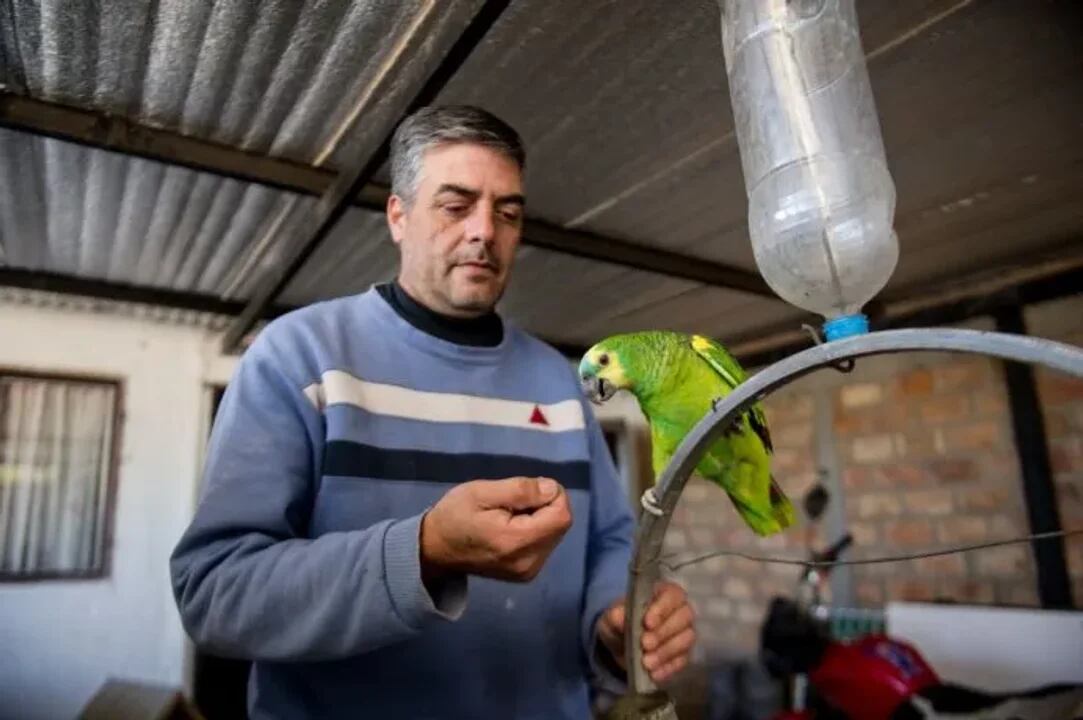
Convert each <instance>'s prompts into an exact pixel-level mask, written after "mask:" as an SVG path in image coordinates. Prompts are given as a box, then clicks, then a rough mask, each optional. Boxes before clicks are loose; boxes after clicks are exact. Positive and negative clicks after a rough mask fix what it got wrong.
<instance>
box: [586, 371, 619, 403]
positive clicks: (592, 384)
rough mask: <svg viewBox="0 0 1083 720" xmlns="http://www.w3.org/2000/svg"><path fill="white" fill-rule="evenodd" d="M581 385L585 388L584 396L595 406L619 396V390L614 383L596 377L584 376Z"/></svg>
mask: <svg viewBox="0 0 1083 720" xmlns="http://www.w3.org/2000/svg"><path fill="white" fill-rule="evenodd" d="M580 384H581V385H582V388H583V394H584V395H586V396H587V398H588V399H589V400H590V401H591V402H592V403H594V404H595V405H601V404H602V403H604V402H605V401H606V400H608V399H609V398H611V397H613V396H614V395H616V394H617V388H616V387H615V386H614V385H613V383H611V382H609V381H608V380H606V379H605V378H600V377H597V376H594V375H584V376H583V377H582V378H581V379H580Z"/></svg>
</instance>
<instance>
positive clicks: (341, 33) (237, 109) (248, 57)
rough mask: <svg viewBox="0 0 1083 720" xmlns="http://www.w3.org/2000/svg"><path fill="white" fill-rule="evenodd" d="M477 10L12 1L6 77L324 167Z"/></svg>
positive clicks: (326, 1) (421, 0)
mask: <svg viewBox="0 0 1083 720" xmlns="http://www.w3.org/2000/svg"><path fill="white" fill-rule="evenodd" d="M479 4H480V2H479V0H468V1H467V2H456V3H451V4H447V3H439V2H435V1H434V0H304V1H302V0H269V1H268V2H259V3H255V2H226V1H223V0H219V1H218V2H154V3H148V2H144V1H143V0H111V1H110V2H106V3H81V2H66V1H65V0H45V1H44V2H42V1H41V0H14V2H12V3H11V4H10V7H8V8H7V9H6V11H7V13H8V14H9V17H8V18H6V19H5V22H6V23H9V24H10V28H11V29H13V32H12V30H11V29H9V30H8V31H7V32H5V33H4V34H3V35H2V36H0V37H2V38H3V42H4V49H3V58H4V61H5V66H6V67H5V71H4V76H3V77H5V83H6V84H8V85H10V86H13V87H15V88H19V89H22V90H24V91H25V92H27V93H28V94H30V95H32V96H34V97H39V98H43V99H48V100H53V101H58V102H62V103H69V104H73V105H77V106H80V107H92V108H96V109H99V110H104V111H108V112H111V113H117V114H121V115H125V116H129V117H133V118H136V119H138V120H140V121H142V122H146V123H148V124H152V125H156V126H160V127H166V128H171V129H175V130H179V131H181V132H183V133H185V134H190V135H196V136H198V137H204V138H208V139H211V140H215V141H218V142H221V143H224V144H226V145H230V146H235V147H240V148H244V149H246V150H252V151H255V152H261V153H268V154H271V155H276V156H283V157H289V158H292V159H295V160H299V161H301V162H310V163H316V162H317V160H320V162H321V163H322V160H321V158H323V157H324V156H325V155H328V153H326V152H325V151H326V150H327V149H328V148H329V147H333V146H335V145H336V143H335V141H336V139H337V138H338V132H339V130H340V128H342V127H343V126H347V125H350V119H351V117H352V116H353V114H354V113H355V110H356V109H357V107H358V104H359V100H361V99H364V98H365V97H366V93H365V91H366V89H368V88H369V87H371V86H372V85H373V84H374V83H375V82H376V80H377V79H378V78H379V77H381V75H382V73H384V72H385V71H387V70H388V69H390V70H391V71H392V76H393V78H394V81H393V82H392V83H391V84H390V85H389V86H388V87H387V89H386V90H384V91H383V92H381V93H379V94H378V95H375V96H371V97H368V99H367V101H366V102H364V103H362V105H363V108H362V109H363V111H364V117H365V120H364V123H362V125H363V126H364V128H362V129H363V130H365V131H364V132H353V133H351V134H350V139H351V141H354V142H359V141H361V140H362V139H368V140H369V141H371V139H372V138H371V137H370V135H372V134H373V133H374V134H375V135H378V136H379V137H377V138H376V141H377V142H378V141H379V139H382V133H383V131H385V130H386V128H387V127H389V126H390V125H391V124H393V123H394V120H395V117H396V116H397V112H399V111H400V110H401V108H402V107H404V106H405V104H406V102H407V100H408V97H409V93H410V92H411V91H413V90H414V89H416V87H417V86H419V85H420V82H421V81H422V80H423V78H424V75H425V73H426V72H427V70H428V69H430V67H431V66H432V65H433V64H434V63H435V60H436V58H439V57H440V56H441V55H442V54H443V52H444V51H445V50H446V49H447V47H448V46H449V45H450V44H451V42H453V41H454V39H455V37H457V35H458V33H459V32H460V31H461V29H462V27H463V25H464V24H465V23H466V22H467V21H468V20H469V17H470V15H471V14H472V13H473V11H474V9H476V7H477V6H478V5H479ZM0 12H3V11H0ZM415 21H416V22H415ZM408 34H409V35H410V36H411V37H410V38H409V40H410V42H409V44H408V45H406V46H405V48H400V46H399V45H400V42H402V41H403V40H404V39H405V38H406V36H407V35H408ZM403 50H405V51H403Z"/></svg>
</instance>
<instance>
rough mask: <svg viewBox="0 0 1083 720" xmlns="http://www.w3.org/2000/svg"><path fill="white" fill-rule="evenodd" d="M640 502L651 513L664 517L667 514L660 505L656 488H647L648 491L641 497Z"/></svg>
mask: <svg viewBox="0 0 1083 720" xmlns="http://www.w3.org/2000/svg"><path fill="white" fill-rule="evenodd" d="M639 503H640V505H642V506H643V509H644V510H646V511H647V512H649V513H650V514H651V515H654V516H656V517H662V516H663V515H664V514H665V513H663V512H662V508H660V507H658V497H657V496H656V495H655V494H654V488H647V491H646V492H644V493H643V496H642V497H641V498H639Z"/></svg>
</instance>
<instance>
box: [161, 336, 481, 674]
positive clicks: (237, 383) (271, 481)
mask: <svg viewBox="0 0 1083 720" xmlns="http://www.w3.org/2000/svg"><path fill="white" fill-rule="evenodd" d="M270 330H272V328H270V327H269V328H267V329H266V330H265V331H264V333H262V334H261V335H260V338H259V339H257V341H256V343H254V344H253V346H252V347H251V348H250V349H249V351H248V352H247V353H246V354H245V356H244V357H243V358H242V360H241V362H240V364H239V366H238V369H237V371H236V373H235V375H234V377H233V379H232V380H231V382H230V384H229V386H228V388H227V390H226V392H225V395H224V396H223V399H222V403H221V406H220V408H219V410H218V414H217V417H216V419H215V423H214V429H213V432H212V435H211V440H210V443H209V448H208V456H207V461H206V466H205V470H204V488H203V491H202V496H201V498H200V502H199V504H198V507H197V509H196V512H195V516H194V518H193V520H192V522H191V524H190V525H189V527H188V528H187V530H186V531H185V533H184V534H183V536H182V537H181V539H180V541H179V543H178V544H177V546H176V548H175V549H174V551H173V554H172V556H171V558H170V572H171V576H172V585H173V592H174V597H175V599H176V603H177V607H178V609H179V611H180V617H181V621H182V623H183V625H184V628H185V630H186V631H187V632H188V634H189V635H190V636H191V637H192V639H193V640H194V642H195V643H196V644H197V645H199V646H201V647H203V648H206V649H208V650H210V651H212V652H215V653H217V654H220V655H223V656H232V657H243V658H247V659H251V660H275V661H295V660H325V659H335V658H341V657H346V656H350V655H356V654H358V653H363V652H366V651H369V650H372V649H374V648H378V647H381V646H384V645H388V644H390V643H395V642H398V641H402V640H404V639H407V638H410V637H412V636H414V635H416V634H418V633H420V632H422V631H423V630H424V629H425V628H426V626H428V625H430V624H432V623H438V622H447V621H451V620H454V619H457V618H458V617H459V616H460V615H461V613H462V611H463V609H464V606H465V602H466V579H465V577H460V578H456V579H454V580H452V581H450V582H449V583H448V584H446V585H445V586H444V587H443V588H441V590H440V591H439V592H436V593H435V595H436V599H435V600H434V598H433V596H432V595H430V594H429V593H428V592H427V591H426V589H425V586H424V585H423V584H422V582H421V572H420V558H419V537H418V535H419V531H420V524H421V518H422V517H423V513H421V514H418V515H416V516H413V517H409V518H405V519H399V520H385V521H381V522H379V523H376V524H375V525H372V526H370V527H368V528H365V529H362V530H356V531H350V532H337V533H329V534H326V535H321V536H319V537H316V538H309V537H307V529H308V524H309V514H310V512H311V508H312V504H313V497H314V494H315V488H316V486H317V480H318V477H319V462H320V457H321V454H322V450H323V417H322V414H321V412H320V411H319V410H318V409H317V408H316V407H315V405H314V404H313V402H311V401H310V400H309V398H308V397H306V395H305V392H304V388H303V387H302V385H301V384H300V383H298V382H297V381H296V380H295V379H294V378H290V377H288V376H287V375H288V373H287V372H286V370H285V368H283V366H282V362H281V361H280V360H279V358H290V359H293V356H291V355H290V354H289V350H290V349H289V348H288V347H283V346H284V345H287V343H285V342H277V343H276V339H271V338H267V337H266V336H267V335H269V334H270V333H269V331H270ZM276 345H277V346H276Z"/></svg>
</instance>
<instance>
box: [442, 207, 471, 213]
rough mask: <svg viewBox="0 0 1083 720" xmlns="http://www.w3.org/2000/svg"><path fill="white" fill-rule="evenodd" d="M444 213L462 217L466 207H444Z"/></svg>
mask: <svg viewBox="0 0 1083 720" xmlns="http://www.w3.org/2000/svg"><path fill="white" fill-rule="evenodd" d="M443 210H444V212H446V213H448V214H450V215H462V214H463V213H465V212H466V210H467V208H466V205H444V207H443Z"/></svg>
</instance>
